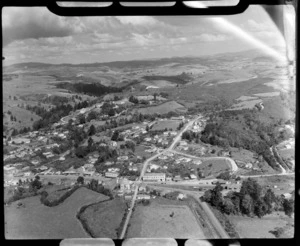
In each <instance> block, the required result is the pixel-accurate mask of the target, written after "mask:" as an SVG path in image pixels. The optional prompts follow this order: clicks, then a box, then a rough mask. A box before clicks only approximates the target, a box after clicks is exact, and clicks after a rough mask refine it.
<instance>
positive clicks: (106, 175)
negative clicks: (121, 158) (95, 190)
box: [105, 172, 119, 178]
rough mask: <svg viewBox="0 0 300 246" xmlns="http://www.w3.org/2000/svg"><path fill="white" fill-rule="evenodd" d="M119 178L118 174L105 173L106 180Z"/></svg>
mask: <svg viewBox="0 0 300 246" xmlns="http://www.w3.org/2000/svg"><path fill="white" fill-rule="evenodd" d="M118 176H119V173H118V172H106V173H105V177H107V178H117V177H118Z"/></svg>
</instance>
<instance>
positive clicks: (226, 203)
mask: <svg viewBox="0 0 300 246" xmlns="http://www.w3.org/2000/svg"><path fill="white" fill-rule="evenodd" d="M221 211H222V212H223V213H225V214H231V213H235V206H234V204H233V202H232V201H231V199H230V198H225V199H224V200H223V204H222V206H221Z"/></svg>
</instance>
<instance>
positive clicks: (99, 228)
mask: <svg viewBox="0 0 300 246" xmlns="http://www.w3.org/2000/svg"><path fill="white" fill-rule="evenodd" d="M126 208H127V206H126V204H125V202H124V201H123V200H121V199H120V198H117V199H114V200H109V201H105V202H99V203H97V204H93V205H91V206H88V207H87V208H86V209H85V210H84V211H83V212H82V213H81V214H80V217H79V218H80V220H81V221H83V223H85V224H86V226H87V227H88V228H89V231H90V233H91V234H92V235H93V237H108V238H113V239H116V238H117V237H118V236H117V233H116V232H117V231H116V230H117V229H118V228H119V226H120V224H121V221H122V218H123V215H124V212H125V209H126Z"/></svg>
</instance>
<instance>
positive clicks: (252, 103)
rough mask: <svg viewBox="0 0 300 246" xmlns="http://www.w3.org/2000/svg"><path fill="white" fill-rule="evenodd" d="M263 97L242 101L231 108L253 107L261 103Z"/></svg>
mask: <svg viewBox="0 0 300 246" xmlns="http://www.w3.org/2000/svg"><path fill="white" fill-rule="evenodd" d="M261 102H262V100H261V99H256V100H249V101H242V102H239V103H236V104H233V105H232V107H231V110H241V109H253V108H254V107H255V105H256V104H258V103H261Z"/></svg>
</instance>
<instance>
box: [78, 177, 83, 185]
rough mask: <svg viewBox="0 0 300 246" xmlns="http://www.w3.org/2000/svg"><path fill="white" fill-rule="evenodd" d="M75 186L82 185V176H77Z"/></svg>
mask: <svg viewBox="0 0 300 246" xmlns="http://www.w3.org/2000/svg"><path fill="white" fill-rule="evenodd" d="M77 184H82V185H83V184H84V178H83V177H82V176H79V177H78V178H77Z"/></svg>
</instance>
